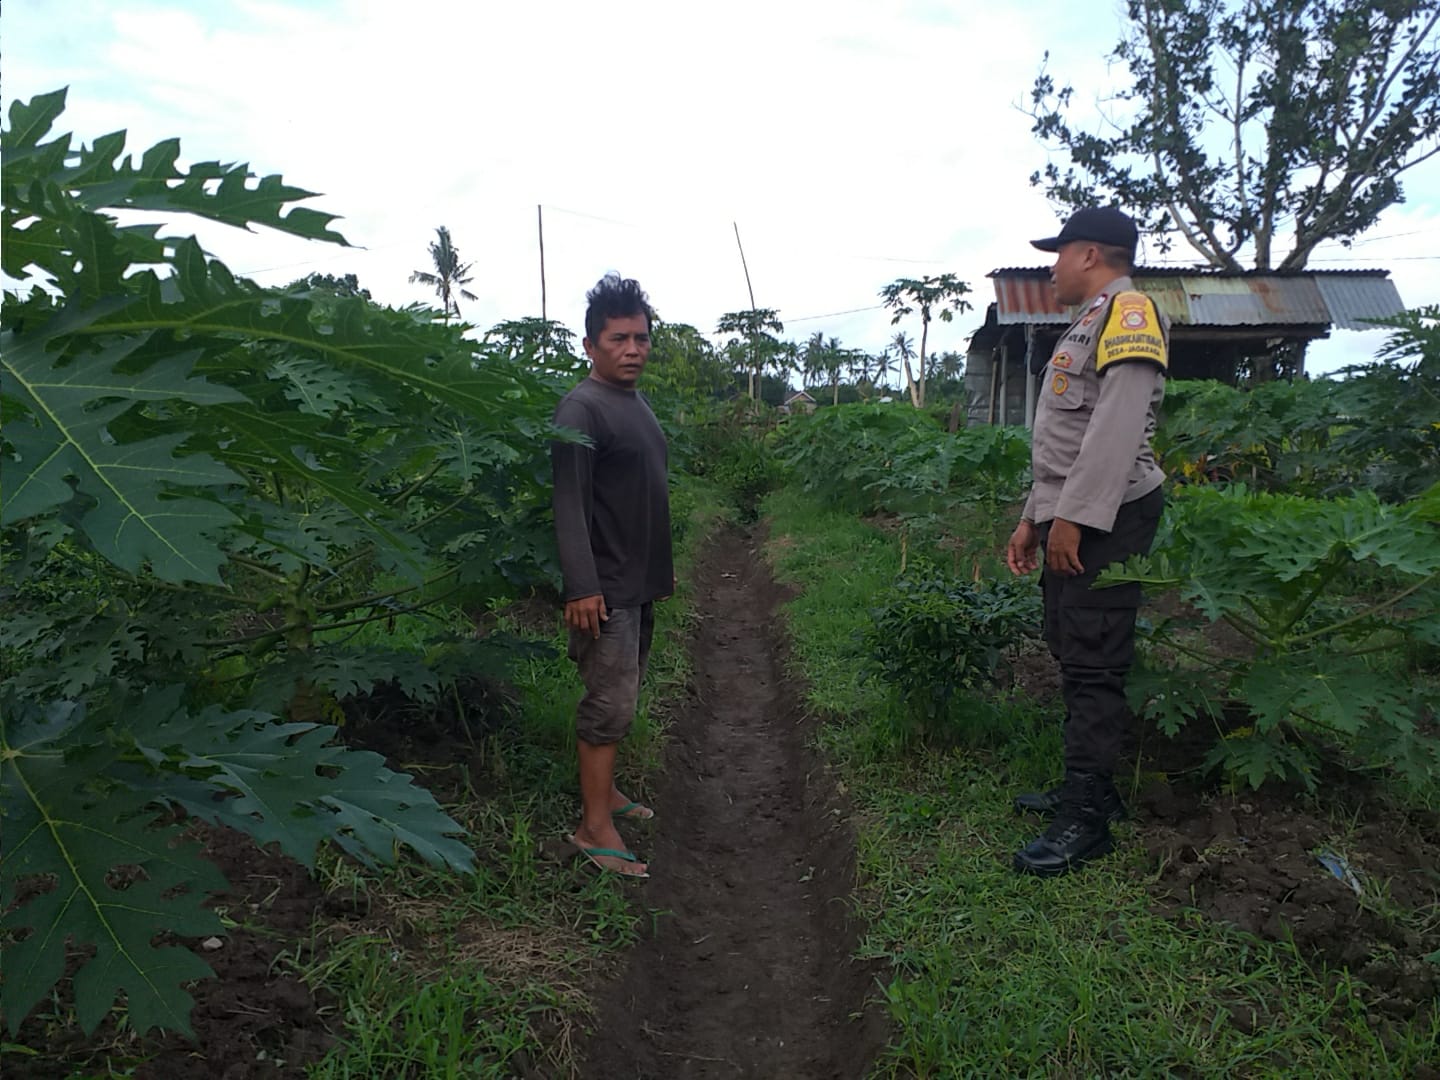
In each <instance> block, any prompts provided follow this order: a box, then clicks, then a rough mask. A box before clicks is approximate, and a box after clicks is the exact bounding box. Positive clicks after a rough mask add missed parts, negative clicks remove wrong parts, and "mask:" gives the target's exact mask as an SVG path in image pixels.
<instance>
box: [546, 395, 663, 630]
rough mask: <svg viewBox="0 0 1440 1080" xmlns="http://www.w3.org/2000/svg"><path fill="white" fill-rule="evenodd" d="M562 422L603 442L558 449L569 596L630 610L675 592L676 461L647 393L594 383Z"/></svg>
mask: <svg viewBox="0 0 1440 1080" xmlns="http://www.w3.org/2000/svg"><path fill="white" fill-rule="evenodd" d="M555 423H557V424H559V425H561V426H563V427H569V428H575V429H576V430H578V431H583V432H584V433H585V434H586V435H588V436H590V440H591V442H593V443H594V444H595V445H594V446H593V447H589V446H581V445H580V444H578V443H562V442H556V443H552V444H551V449H550V462H551V466H552V469H553V471H554V477H555V496H554V506H555V535H556V537H557V539H558V540H559V543H560V570H561V572H562V573H563V574H564V576H565V599H566V600H576V599H579V598H580V597H582V596H594V595H595V594H596V593H600V594H602V595H603V596H604V597H605V606H606V607H610V608H625V607H638V606H639V605H641V604H646V603H649V602H650V601H651V600H656V599H659V598H660V597H662V596H669V595H670V592H671V590H672V589H673V586H674V564H673V562H672V560H671V553H670V489H669V486H668V483H667V481H666V474H665V470H666V464H667V461H668V456H669V455H668V451H667V448H666V446H665V433H664V432H662V431H661V430H660V423H659V421H657V420H656V419H655V414H654V413H653V412H651V410H650V404H649V403H648V402H647V401H646V400H645V398H644V397H643V396H641V395H640V393H639V392H638V391H635V390H622V389H621V388H620V387H618V386H611V385H609V384H608V383H603V382H600V381H599V380H598V379H590V378H587V379H586V380H585V381H584V382H582V383H581V384H580V385H579V386H577V387H575V389H573V390H571V391H570V393H568V394H566V395H565V397H564V398H562V399H561V401H560V404H559V405H558V406H557V407H556V409H555Z"/></svg>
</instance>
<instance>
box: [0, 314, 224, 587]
mask: <svg viewBox="0 0 1440 1080" xmlns="http://www.w3.org/2000/svg"><path fill="white" fill-rule="evenodd" d="M93 318H94V316H93V315H91V316H88V317H87V316H77V317H75V318H73V319H70V320H68V321H69V323H70V324H71V325H83V324H85V323H86V322H88V321H90V320H92V319H93ZM56 321H57V322H66V321H67V319H66V317H64V316H62V317H61V319H60V320H56ZM53 338H54V334H53V332H52V333H46V332H44V331H37V332H27V333H14V332H12V331H5V332H3V333H0V372H3V373H4V381H3V390H4V392H5V394H6V396H8V397H11V398H12V399H13V400H15V401H17V402H18V403H19V404H20V405H21V406H22V407H23V408H24V410H25V414H26V415H24V416H22V417H17V418H15V419H13V420H11V422H10V423H7V424H6V425H5V432H4V438H5V440H6V441H7V442H8V443H9V444H10V445H11V446H12V447H13V448H14V451H15V453H16V456H17V459H18V460H16V461H13V462H10V463H7V465H6V477H5V488H4V493H3V503H0V521H3V522H4V523H5V524H11V523H14V522H17V521H23V520H25V519H27V518H31V517H36V516H39V515H42V514H46V513H48V512H50V511H52V510H54V509H56V508H57V507H59V506H62V505H64V504H66V503H69V502H70V501H71V500H73V499H75V498H76V496H77V495H80V496H85V497H86V498H87V499H89V500H93V505H91V506H90V507H89V508H88V509H86V510H85V511H84V512H83V514H82V516H81V518H80V525H81V528H82V529H83V531H84V532H85V535H86V536H87V537H88V538H89V540H90V542H91V543H92V544H93V545H94V546H95V549H96V550H97V551H98V552H100V553H101V554H102V555H104V556H105V558H107V559H109V560H110V561H111V562H113V563H115V564H116V565H117V566H121V567H123V568H124V569H126V570H129V571H131V572H132V573H133V572H136V571H138V570H139V569H140V568H141V566H142V565H145V564H147V563H148V564H149V566H150V568H151V570H152V571H153V572H154V573H155V575H156V576H157V577H160V578H162V579H164V580H167V581H203V582H211V583H219V581H220V578H219V574H218V572H217V568H218V567H219V565H220V563H221V562H222V561H223V559H224V555H223V553H222V552H221V550H220V548H219V545H218V544H217V543H216V542H215V541H214V540H213V539H211V538H210V536H209V534H210V533H211V532H213V531H214V530H216V529H218V528H220V527H222V526H225V525H228V524H230V523H232V522H233V521H234V520H235V519H234V516H233V515H232V514H231V513H230V512H229V511H228V510H226V509H225V508H224V507H223V506H221V505H220V504H219V503H216V502H211V501H208V500H204V499H199V498H195V497H194V496H192V495H189V494H186V493H185V489H194V488H213V487H216V486H222V485H228V484H236V483H239V482H240V477H239V476H237V475H236V474H235V473H234V472H232V471H231V470H230V469H228V468H226V467H225V466H224V465H222V464H220V463H219V462H217V461H215V460H214V459H213V458H210V457H209V456H207V455H204V454H189V455H180V454H177V453H176V451H177V450H178V449H179V447H180V446H181V444H183V443H184V442H185V439H186V436H185V434H184V433H181V434H167V435H161V436H156V437H154V438H148V439H141V440H138V441H135V442H128V443H117V442H116V441H115V439H114V437H113V436H112V435H111V433H110V431H109V428H108V425H109V424H110V423H111V422H112V421H114V420H116V419H117V418H118V417H119V416H120V415H121V414H122V413H124V412H125V411H127V410H129V409H131V408H133V407H136V406H137V405H142V404H146V403H155V402H166V401H183V402H188V403H190V404H194V405H214V404H220V403H234V402H238V401H244V400H245V399H244V397H243V395H241V394H240V393H239V392H237V391H235V390H233V389H231V388H229V387H226V386H220V385H216V384H214V383H210V382H207V381H206V380H205V379H202V378H193V377H191V375H190V369H191V367H192V365H193V363H194V360H195V355H194V354H193V353H180V354H177V355H173V356H170V357H168V358H165V359H161V360H156V361H153V362H151V363H150V365H149V366H148V367H147V368H146V369H145V370H144V371H141V372H138V373H129V372H126V371H124V370H123V368H124V365H125V362H126V360H127V359H128V358H129V357H130V356H131V354H132V353H134V352H135V351H136V350H137V349H138V348H140V347H141V346H142V345H144V344H145V342H146V338H147V335H145V334H140V335H136V336H133V337H128V338H125V339H122V340H119V341H111V342H108V343H97V344H99V345H100V347H99V348H98V349H97V351H94V352H84V353H81V354H80V355H78V356H74V357H72V358H70V359H69V362H68V363H62V362H61V358H59V357H57V356H56V355H55V354H54V353H52V352H51V350H50V349H49V347H48V346H50V344H51V342H52V341H53Z"/></svg>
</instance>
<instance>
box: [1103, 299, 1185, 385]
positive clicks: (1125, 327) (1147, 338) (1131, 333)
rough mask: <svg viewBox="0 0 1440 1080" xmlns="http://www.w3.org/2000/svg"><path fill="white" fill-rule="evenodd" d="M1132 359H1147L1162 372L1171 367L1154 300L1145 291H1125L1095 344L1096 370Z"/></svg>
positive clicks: (1115, 303)
mask: <svg viewBox="0 0 1440 1080" xmlns="http://www.w3.org/2000/svg"><path fill="white" fill-rule="evenodd" d="M1129 360H1145V361H1148V362H1149V363H1152V364H1155V365H1157V366H1158V367H1159V368H1160V370H1161V371H1166V370H1168V369H1169V367H1170V354H1169V351H1168V350H1167V349H1166V347H1165V335H1164V332H1163V331H1162V330H1161V328H1160V314H1159V312H1157V311H1156V310H1155V301H1153V300H1151V299H1150V298H1149V297H1148V296H1146V295H1145V294H1144V293H1139V292H1123V293H1120V294H1119V295H1118V296H1116V297H1115V300H1114V301H1113V302H1112V303H1111V305H1110V317H1109V318H1108V319H1106V320H1105V329H1104V330H1103V331H1101V333H1100V340H1099V341H1097V342H1096V343H1095V370H1096V371H1097V372H1103V371H1104V370H1105V369H1106V368H1107V367H1108V366H1109V365H1111V364H1118V363H1122V362H1125V361H1129Z"/></svg>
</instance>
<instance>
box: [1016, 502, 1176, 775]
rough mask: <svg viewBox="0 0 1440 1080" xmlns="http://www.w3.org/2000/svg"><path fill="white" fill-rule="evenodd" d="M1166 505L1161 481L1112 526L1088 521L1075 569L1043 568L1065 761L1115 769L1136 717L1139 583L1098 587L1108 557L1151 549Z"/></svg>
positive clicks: (1045, 531)
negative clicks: (1130, 694)
mask: <svg viewBox="0 0 1440 1080" xmlns="http://www.w3.org/2000/svg"><path fill="white" fill-rule="evenodd" d="M1164 508H1165V495H1164V492H1163V491H1162V490H1161V489H1159V488H1156V489H1155V490H1154V491H1152V492H1150V494H1148V495H1143V496H1141V497H1140V498H1138V499H1136V500H1135V501H1134V502H1129V503H1125V504H1124V505H1123V506H1121V507H1120V512H1119V513H1118V514H1117V515H1116V517H1115V527H1114V529H1112V530H1111V531H1110V532H1108V533H1104V532H1101V531H1100V530H1099V529H1092V528H1089V527H1086V526H1081V529H1080V565H1082V566H1083V567H1085V573H1083V574H1080V575H1077V576H1075V577H1067V576H1065V575H1064V574H1057V573H1055V572H1054V571H1052V570H1050V569H1048V568H1047V569H1044V570H1042V571H1041V574H1040V584H1041V588H1042V589H1043V590H1044V593H1045V643H1046V644H1047V645H1049V647H1050V652H1051V654H1052V655H1054V657H1055V659H1056V660H1058V661H1059V662H1060V692H1061V695H1062V696H1063V697H1064V699H1065V767H1066V768H1067V769H1081V770H1084V771H1086V772H1098V773H1105V774H1106V775H1109V774H1111V773H1113V772H1114V771H1115V763H1116V761H1117V760H1118V758H1119V756H1120V744H1121V740H1122V739H1123V737H1124V733H1125V727H1126V725H1127V723H1128V722H1129V719H1130V709H1129V706H1128V705H1127V704H1126V701H1125V675H1126V673H1127V672H1128V671H1129V670H1130V665H1131V663H1132V662H1133V660H1134V658H1135V613H1136V611H1137V610H1138V609H1139V607H1140V585H1139V583H1138V582H1131V583H1129V584H1125V585H1113V586H1111V587H1109V588H1104V589H1095V588H1091V584H1092V582H1094V580H1095V577H1096V575H1098V574H1099V573H1100V571H1101V570H1102V569H1103V568H1104V567H1105V566H1106V565H1107V564H1109V563H1114V562H1123V561H1124V560H1125V559H1127V558H1129V557H1130V556H1131V555H1143V554H1146V553H1147V552H1149V550H1150V544H1151V542H1152V541H1153V540H1154V539H1155V530H1156V528H1157V527H1158V526H1159V524H1160V513H1161V511H1162V510H1163V509H1164ZM1049 540H1050V522H1045V523H1044V524H1042V525H1041V526H1040V542H1041V543H1042V544H1047V545H1048V543H1049Z"/></svg>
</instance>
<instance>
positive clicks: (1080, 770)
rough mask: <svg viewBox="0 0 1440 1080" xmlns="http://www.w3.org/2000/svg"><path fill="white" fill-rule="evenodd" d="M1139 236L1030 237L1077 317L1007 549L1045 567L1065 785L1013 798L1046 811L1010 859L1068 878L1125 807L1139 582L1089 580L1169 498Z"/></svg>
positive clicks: (1052, 369) (1018, 560) (1120, 219)
mask: <svg viewBox="0 0 1440 1080" xmlns="http://www.w3.org/2000/svg"><path fill="white" fill-rule="evenodd" d="M1138 238H1139V234H1138V231H1137V229H1136V227H1135V223H1134V222H1133V221H1132V220H1131V219H1130V218H1129V217H1127V216H1126V215H1125V214H1123V213H1122V212H1121V211H1119V210H1117V209H1114V208H1111V207H1107V208H1099V209H1086V210H1079V211H1076V213H1075V214H1074V215H1073V216H1072V217H1071V218H1070V220H1069V221H1067V222H1066V223H1065V226H1064V228H1062V229H1061V230H1060V235H1059V236H1053V237H1049V238H1047V239H1044V240H1035V241H1033V244H1034V246H1035V247H1037V248H1039V249H1040V250H1041V251H1049V252H1054V253H1055V266H1054V269H1053V270H1052V271H1051V275H1050V276H1051V281H1052V283H1053V285H1054V287H1055V296H1056V299H1058V300H1059V301H1060V303H1061V304H1064V305H1067V306H1069V307H1071V308H1072V310H1074V311H1075V312H1076V317H1075V320H1074V322H1072V323H1071V324H1070V327H1069V329H1067V330H1066V331H1065V333H1064V334H1063V335H1062V336H1061V338H1060V341H1059V343H1058V344H1057V345H1056V346H1055V351H1054V353H1052V354H1051V356H1050V361H1049V363H1048V364H1047V365H1046V367H1045V370H1044V375H1043V378H1042V380H1041V383H1040V400H1039V403H1038V405H1037V407H1036V410H1035V430H1034V442H1033V447H1032V450H1031V465H1032V471H1033V473H1034V483H1033V486H1032V487H1031V489H1030V496H1029V498H1028V499H1027V500H1026V502H1025V509H1024V511H1023V512H1022V514H1021V518H1020V524H1019V525H1017V526H1016V528H1015V531H1014V533H1012V534H1011V536H1010V542H1009V544H1008V546H1007V549H1006V560H1007V562H1008V563H1009V565H1010V570H1011V572H1013V573H1015V574H1017V575H1020V574H1027V573H1029V572H1031V571H1032V570H1034V569H1036V567H1037V566H1040V559H1039V558H1038V553H1039V551H1040V549H1041V548H1043V549H1044V566H1043V567H1042V568H1041V574H1040V584H1041V587H1042V589H1043V592H1044V609H1045V641H1046V644H1047V645H1048V646H1049V648H1050V652H1051V653H1052V654H1053V655H1054V656H1055V658H1056V660H1058V661H1059V664H1060V682H1061V693H1062V695H1063V697H1064V700H1065V779H1064V782H1063V783H1062V784H1061V785H1060V786H1059V787H1057V788H1055V789H1053V790H1051V791H1046V792H1043V793H1033V794H1026V795H1021V796H1019V797H1018V798H1017V799H1016V800H1015V806H1016V809H1017V810H1018V811H1022V812H1023V811H1033V812H1036V813H1040V814H1043V815H1047V816H1053V820H1052V821H1051V823H1050V826H1049V827H1048V828H1047V829H1046V830H1045V832H1044V833H1043V834H1042V835H1041V836H1039V837H1037V838H1036V839H1035V840H1033V841H1031V843H1029V844H1028V845H1026V847H1024V848H1023V849H1021V850H1020V851H1018V852H1017V853H1016V854H1015V869H1016V870H1018V871H1020V872H1022V873H1029V874H1041V875H1046V876H1049V875H1055V874H1063V873H1066V872H1068V871H1070V870H1073V869H1076V868H1078V867H1080V866H1081V865H1083V864H1084V863H1085V862H1087V861H1088V860H1090V859H1094V858H1098V857H1099V856H1101V855H1104V854H1106V853H1107V852H1108V851H1110V850H1111V848H1112V847H1113V840H1112V838H1111V835H1110V822H1112V821H1117V820H1120V819H1121V818H1123V817H1124V816H1125V809H1124V806H1123V804H1122V803H1121V800H1120V795H1119V793H1118V792H1117V791H1116V789H1115V783H1114V779H1113V776H1114V771H1115V764H1116V760H1117V758H1118V757H1119V753H1120V741H1121V736H1122V733H1123V730H1124V727H1125V724H1126V723H1127V721H1128V719H1129V715H1130V714H1129V710H1128V707H1127V705H1126V701H1125V676H1126V674H1127V672H1128V671H1129V669H1130V664H1131V661H1132V659H1133V657H1134V652H1135V614H1136V611H1137V609H1138V608H1139V606H1140V586H1139V585H1138V583H1131V584H1125V585H1118V586H1113V587H1110V588H1096V587H1095V586H1094V582H1095V578H1096V576H1097V575H1098V574H1099V573H1100V571H1101V570H1102V569H1104V567H1105V566H1107V565H1109V564H1111V563H1118V562H1122V561H1124V560H1125V559H1126V558H1128V557H1129V556H1131V555H1135V554H1143V553H1145V552H1148V551H1149V550H1150V543H1151V541H1152V540H1153V539H1154V538H1155V530H1156V528H1157V527H1158V526H1159V523H1160V513H1161V510H1162V509H1163V507H1164V494H1163V492H1162V490H1161V482H1162V481H1163V480H1164V474H1163V473H1161V471H1160V468H1159V466H1158V465H1157V464H1156V462H1155V455H1154V453H1153V452H1152V450H1151V448H1150V438H1151V436H1152V435H1153V434H1154V431H1155V412H1156V409H1157V408H1158V406H1159V404H1160V400H1161V398H1162V397H1163V396H1164V393H1165V373H1166V370H1167V367H1168V364H1169V326H1168V324H1167V322H1166V321H1165V320H1164V319H1163V318H1162V317H1161V315H1160V313H1159V312H1158V311H1157V310H1156V307H1155V304H1154V302H1153V301H1151V300H1150V298H1149V297H1147V296H1145V295H1144V294H1143V293H1140V292H1137V291H1136V289H1135V285H1134V282H1132V281H1131V279H1130V274H1131V273H1132V272H1133V270H1134V265H1135V246H1136V242H1137V240H1138Z"/></svg>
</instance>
